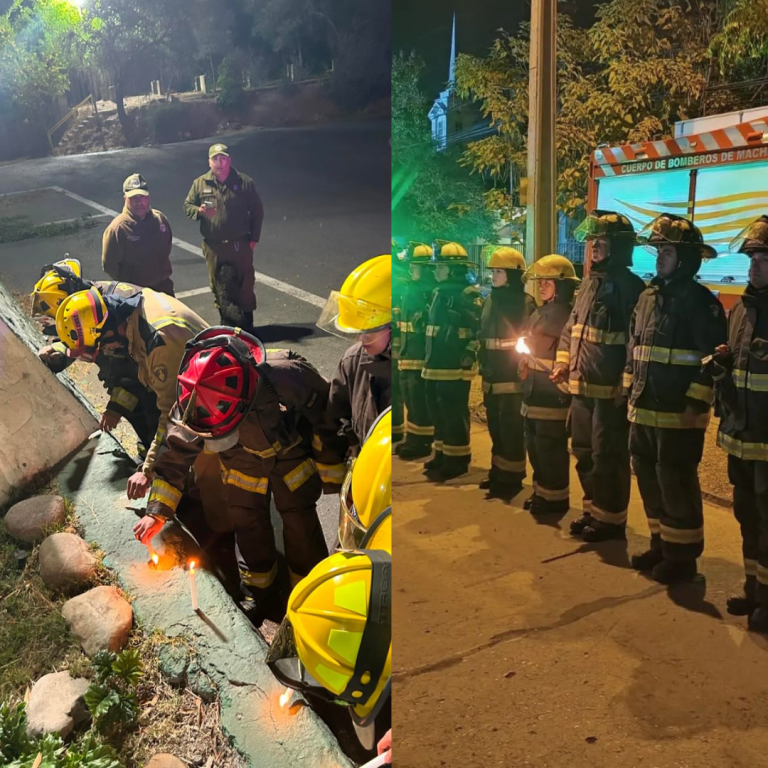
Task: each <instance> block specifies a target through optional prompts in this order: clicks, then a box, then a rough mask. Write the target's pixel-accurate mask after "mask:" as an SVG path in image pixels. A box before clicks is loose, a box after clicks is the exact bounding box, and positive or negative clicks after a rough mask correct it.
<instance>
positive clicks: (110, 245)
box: [101, 173, 173, 296]
mask: <svg viewBox="0 0 768 768" xmlns="http://www.w3.org/2000/svg"><path fill="white" fill-rule="evenodd" d="M123 194H124V195H125V207H124V208H123V212H122V213H121V214H120V215H119V216H117V217H116V218H114V219H113V220H112V221H111V222H110V224H109V226H108V227H107V228H106V229H105V230H104V237H103V238H102V245H101V265H102V267H103V268H104V271H105V272H106V273H107V274H108V275H109V276H110V277H111V278H112V279H113V280H119V281H120V282H122V283H132V284H133V285H138V286H140V287H141V288H152V290H154V291H160V292H162V293H167V294H168V295H169V296H173V280H171V273H172V272H173V268H172V267H171V248H172V247H173V245H172V243H173V232H172V231H171V225H170V224H169V223H168V219H167V218H166V217H165V214H164V213H161V212H160V211H157V210H155V209H154V208H152V206H151V204H150V197H149V187H148V186H147V181H146V179H145V178H144V177H143V176H141V175H139V174H138V173H134V174H133V175H132V176H129V177H128V178H127V179H126V180H125V181H124V182H123Z"/></svg>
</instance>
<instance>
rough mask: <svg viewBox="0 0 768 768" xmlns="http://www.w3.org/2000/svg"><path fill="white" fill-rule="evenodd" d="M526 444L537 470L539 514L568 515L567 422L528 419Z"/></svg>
mask: <svg viewBox="0 0 768 768" xmlns="http://www.w3.org/2000/svg"><path fill="white" fill-rule="evenodd" d="M525 443H526V446H527V448H528V458H529V459H530V460H531V467H532V468H533V493H534V495H535V496H536V511H543V512H567V511H568V507H569V496H570V490H569V484H570V468H571V464H570V456H569V455H568V429H567V426H566V423H565V420H564V419H560V420H554V419H552V420H550V419H530V418H528V417H527V416H526V418H525Z"/></svg>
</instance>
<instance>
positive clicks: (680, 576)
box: [651, 560, 698, 584]
mask: <svg viewBox="0 0 768 768" xmlns="http://www.w3.org/2000/svg"><path fill="white" fill-rule="evenodd" d="M697 575H698V571H697V570H696V561H695V560H662V561H661V562H660V563H657V564H656V565H654V566H653V570H652V571H651V578H652V579H653V580H654V581H658V582H659V584H678V583H680V582H683V581H693V580H694V579H695V578H696V576H697Z"/></svg>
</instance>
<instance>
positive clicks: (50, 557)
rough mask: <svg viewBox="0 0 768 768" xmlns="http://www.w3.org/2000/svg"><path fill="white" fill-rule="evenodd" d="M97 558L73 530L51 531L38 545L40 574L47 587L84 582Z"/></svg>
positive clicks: (59, 586)
mask: <svg viewBox="0 0 768 768" xmlns="http://www.w3.org/2000/svg"><path fill="white" fill-rule="evenodd" d="M98 562H99V561H98V560H97V559H96V557H95V556H94V555H93V554H92V553H91V550H90V549H89V547H88V545H87V544H86V543H85V542H84V541H83V540H82V539H81V538H80V537H79V536H76V535H75V534H74V533H54V534H53V536H49V537H48V538H47V539H46V540H45V541H44V542H43V543H42V544H41V545H40V576H42V579H43V581H44V582H45V585H46V586H47V587H48V588H49V589H60V590H69V589H72V588H73V587H77V586H79V585H81V584H84V583H86V582H87V581H88V580H89V579H90V578H91V577H92V576H93V574H94V573H95V572H96V566H97V565H98Z"/></svg>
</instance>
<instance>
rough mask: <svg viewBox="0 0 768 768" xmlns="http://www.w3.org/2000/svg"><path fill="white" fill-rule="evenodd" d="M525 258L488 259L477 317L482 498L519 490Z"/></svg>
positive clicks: (511, 254)
mask: <svg viewBox="0 0 768 768" xmlns="http://www.w3.org/2000/svg"><path fill="white" fill-rule="evenodd" d="M525 266H526V265H525V258H524V256H523V254H522V253H520V251H517V250H515V249H514V248H510V247H509V246H501V247H499V248H495V249H494V250H493V251H492V253H491V255H490V258H489V260H488V267H489V268H490V269H491V270H492V280H493V288H492V289H491V295H490V296H489V297H488V298H487V299H486V300H485V304H484V305H483V311H482V315H481V318H480V333H479V335H478V339H479V341H480V349H479V350H478V357H479V363H480V375H481V376H482V379H483V402H484V404H485V412H486V414H487V417H488V430H489V432H490V433H491V444H492V445H491V470H490V472H489V474H488V479H487V480H484V481H483V482H481V483H480V487H481V488H483V489H486V490H487V491H488V498H501V499H505V500H507V501H508V500H510V499H511V498H512V497H513V496H515V495H516V494H517V493H519V492H520V491H521V490H522V488H523V479H524V478H525V434H524V424H523V415H522V413H521V407H522V404H523V396H522V391H523V390H522V384H521V382H520V374H519V371H518V367H519V364H520V356H519V355H518V353H517V352H516V351H515V345H516V343H517V340H518V339H519V338H520V336H522V334H523V328H524V326H525V321H526V317H527V315H528V313H529V312H528V307H529V304H528V301H527V299H528V297H527V296H526V294H525V289H524V286H523V281H522V277H523V273H524V272H525Z"/></svg>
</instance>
